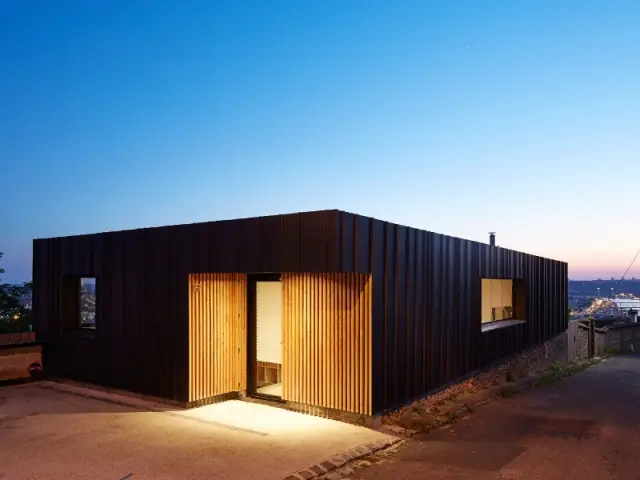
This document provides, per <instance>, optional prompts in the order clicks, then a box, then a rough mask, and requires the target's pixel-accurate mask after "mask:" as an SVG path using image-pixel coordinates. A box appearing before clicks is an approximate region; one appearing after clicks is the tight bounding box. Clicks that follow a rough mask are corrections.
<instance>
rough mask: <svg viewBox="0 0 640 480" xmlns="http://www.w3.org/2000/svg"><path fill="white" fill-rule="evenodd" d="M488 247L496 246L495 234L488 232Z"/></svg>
mask: <svg viewBox="0 0 640 480" xmlns="http://www.w3.org/2000/svg"><path fill="white" fill-rule="evenodd" d="M489 245H491V246H492V247H495V246H496V232H489Z"/></svg>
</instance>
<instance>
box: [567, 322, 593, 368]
mask: <svg viewBox="0 0 640 480" xmlns="http://www.w3.org/2000/svg"><path fill="white" fill-rule="evenodd" d="M588 357H589V329H588V328H585V327H584V326H582V327H581V326H580V322H578V321H573V322H569V327H568V329H567V360H568V361H569V362H572V361H573V360H584V359H586V358H588Z"/></svg>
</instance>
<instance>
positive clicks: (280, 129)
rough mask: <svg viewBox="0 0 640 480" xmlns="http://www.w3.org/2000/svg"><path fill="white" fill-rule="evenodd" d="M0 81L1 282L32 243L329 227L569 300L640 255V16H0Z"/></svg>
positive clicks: (255, 10)
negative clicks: (388, 236)
mask: <svg viewBox="0 0 640 480" xmlns="http://www.w3.org/2000/svg"><path fill="white" fill-rule="evenodd" d="M0 69H1V75H0V162H1V169H0V185H1V188H0V192H1V193H0V200H1V202H2V207H3V213H2V216H1V223H0V251H2V252H4V253H5V256H4V258H3V259H2V260H0V265H1V266H2V267H4V268H5V270H6V274H5V275H3V278H2V280H3V281H5V282H20V281H25V280H29V279H30V278H31V241H32V239H33V238H39V237H52V236H62V235H71V234H79V233H91V232H99V231H107V230H120V229H128V228H136V227H145V226H156V225H165V224H176V223H190V222H197V221H207V220H216V219H226V218H234V217H246V216H258V215H265V214H273V213H287V212H297V211H304V210H316V209H325V208H339V209H342V210H347V211H352V212H354V213H360V214H363V215H370V216H374V217H377V218H380V219H383V220H389V221H393V222H397V223H401V224H406V225H410V226H413V227H418V228H422V229H426V230H431V231H436V232H440V233H446V234H449V235H455V236H460V237H464V238H469V239H473V240H479V241H483V242H486V241H487V240H488V232H489V231H496V232H497V241H498V244H499V245H502V246H505V247H508V248H512V249H516V250H521V251H525V252H529V253H534V254H536V255H541V256H548V257H551V258H556V259H560V260H564V261H567V262H569V272H570V278H597V277H611V276H618V277H619V276H620V275H622V273H623V272H624V270H625V269H626V267H627V265H628V263H629V262H630V261H631V259H632V258H633V256H634V255H635V253H636V251H637V250H638V248H640V235H639V234H640V226H639V225H640V224H639V222H638V218H639V217H638V215H639V208H638V206H639V205H640V182H639V179H640V2H638V1H637V0H629V1H622V0H612V1H604V0H598V1H587V0H576V1H559V0H546V1H515V0H510V1H502V2H497V1H493V2H492V1H486V0H485V1H477V0H470V1H466V2H462V1H451V0H447V1H444V0H443V1H441V2H436V1H425V0H420V1H415V2H409V1H403V2H391V1H388V0H386V1H371V0H368V1H366V2H365V1H349V0H335V1H329V0H318V1H300V0H290V1H279V0H273V1H255V2H243V1H237V0H236V1H230V2H221V1H206V2H204V1H203V2H197V1H190V2H179V1H175V2H168V1H162V0H157V1H154V2H136V1H131V0H129V1H114V0H108V1H107V0H105V1H98V0H93V1H86V0H83V1H75V2H73V1H20V0H5V1H3V2H1V3H0ZM629 276H637V277H640V262H638V265H636V266H635V268H634V269H633V270H632V271H631V272H630V274H629Z"/></svg>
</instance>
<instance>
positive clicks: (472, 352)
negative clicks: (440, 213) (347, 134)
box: [338, 212, 568, 414]
mask: <svg viewBox="0 0 640 480" xmlns="http://www.w3.org/2000/svg"><path fill="white" fill-rule="evenodd" d="M340 215H341V218H340V222H339V225H340V227H341V228H340V230H339V235H340V237H341V238H340V239H339V241H338V244H339V245H342V248H343V250H342V252H341V256H340V259H341V265H340V267H341V268H342V269H345V270H346V269H347V268H353V266H352V265H353V254H352V248H351V247H350V245H355V247H356V251H358V252H359V254H358V255H357V256H356V257H357V258H358V260H357V261H356V262H355V263H356V265H355V268H356V270H358V269H362V268H366V267H368V265H367V263H366V262H367V258H365V257H364V256H362V255H360V253H361V252H362V251H363V250H365V249H367V248H368V252H369V254H370V257H369V258H370V262H371V263H370V268H371V275H372V278H373V285H372V294H373V301H374V306H375V308H374V309H373V310H372V319H371V321H372V324H373V328H372V333H373V338H372V343H371V345H372V348H373V355H372V362H373V375H372V377H371V381H372V413H373V414H377V413H380V412H383V411H385V410H389V409H393V408H396V407H399V406H401V405H403V404H406V403H409V402H411V401H413V400H415V399H416V398H420V397H422V396H424V395H426V394H427V393H428V392H430V391H433V390H434V389H436V388H438V387H441V386H443V385H446V384H447V383H449V382H452V381H455V380H456V379H458V378H460V377H462V376H463V375H465V374H468V373H471V372H473V371H476V370H478V369H480V368H483V367H486V366H488V365H490V364H491V363H493V362H495V361H498V360H500V359H502V358H505V357H507V356H509V355H512V354H515V353H517V352H518V351H520V350H522V349H525V348H527V347H530V346H533V345H535V344H539V343H541V342H544V341H546V340H548V339H550V338H552V337H553V336H555V335H557V334H559V333H561V332H563V331H564V330H566V328H567V301H568V300H567V264H566V263H564V262H559V261H555V260H550V259H546V258H541V257H537V256H534V255H528V254H525V253H520V252H515V251H512V250H507V249H504V248H499V247H491V246H489V245H487V244H481V243H478V242H472V241H469V240H464V239H460V238H454V237H450V236H447V235H440V234H436V233H432V232H427V231H423V230H417V229H414V228H409V227H404V226H400V225H396V224H393V223H388V222H383V221H380V220H375V219H372V218H366V217H360V216H357V215H353V214H350V213H345V212H341V214H340ZM482 278H512V279H517V280H519V281H520V282H522V284H523V285H524V288H523V293H522V294H519V295H522V296H524V301H525V303H526V305H525V307H524V309H523V311H524V316H525V318H524V320H526V322H525V323H524V324H521V325H515V326H510V327H507V328H503V329H497V330H493V331H490V332H485V333H483V332H482V328H481V321H480V319H481V279H482ZM520 300H522V299H520Z"/></svg>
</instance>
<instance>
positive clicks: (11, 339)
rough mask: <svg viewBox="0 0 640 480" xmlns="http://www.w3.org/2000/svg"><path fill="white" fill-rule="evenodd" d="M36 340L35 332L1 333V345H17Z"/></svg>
mask: <svg viewBox="0 0 640 480" xmlns="http://www.w3.org/2000/svg"><path fill="white" fill-rule="evenodd" d="M35 341H36V334H35V332H22V333H3V334H2V335H0V345H15V344H19V343H31V342H35Z"/></svg>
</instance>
